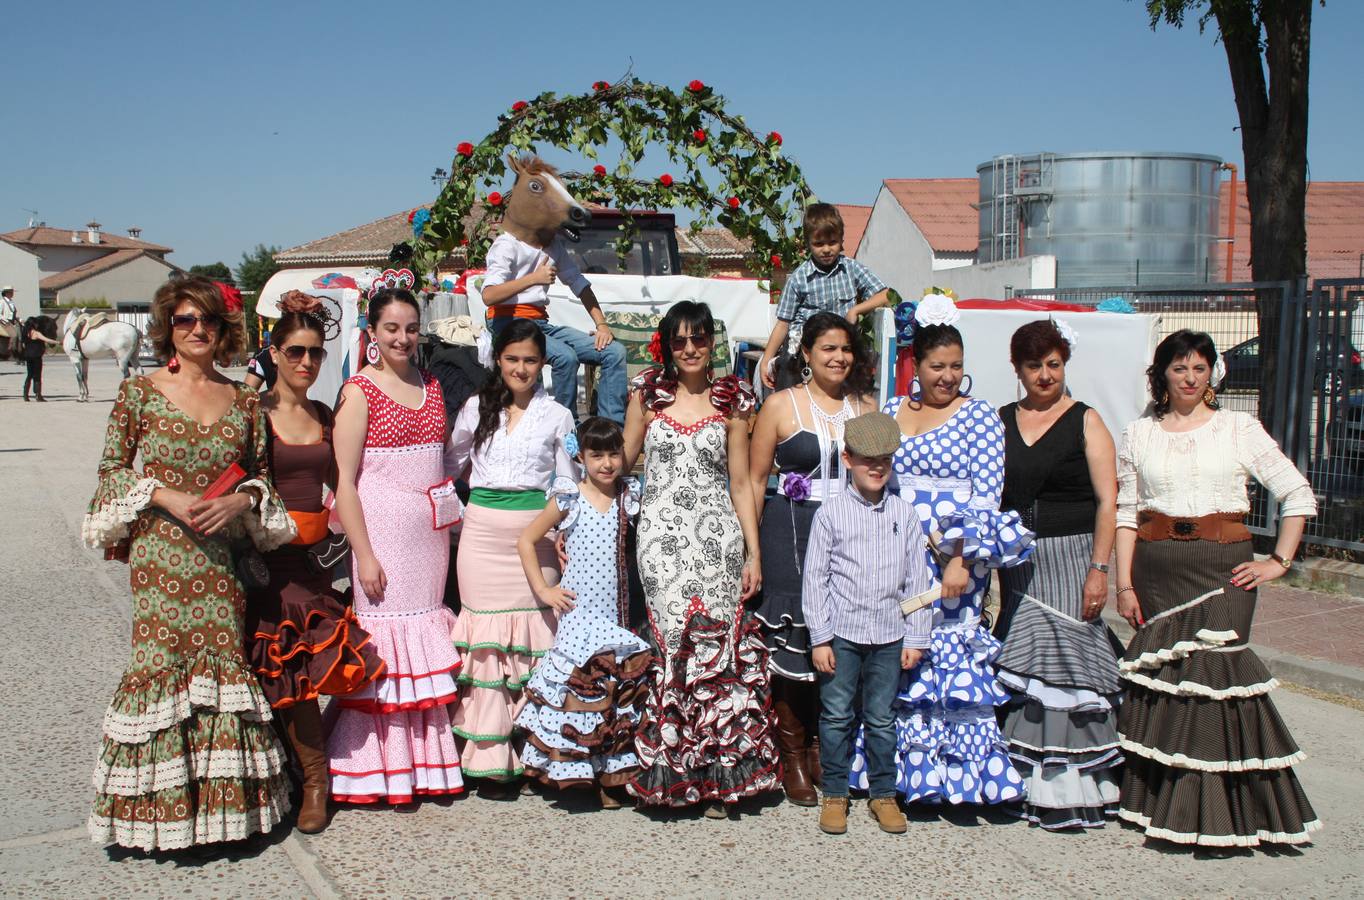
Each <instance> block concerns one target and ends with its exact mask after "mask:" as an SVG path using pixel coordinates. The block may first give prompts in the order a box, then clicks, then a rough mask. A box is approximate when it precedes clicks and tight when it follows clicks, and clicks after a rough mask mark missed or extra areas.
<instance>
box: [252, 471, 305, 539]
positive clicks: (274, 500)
mask: <svg viewBox="0 0 1364 900" xmlns="http://www.w3.org/2000/svg"><path fill="white" fill-rule="evenodd" d="M246 488H255V489H256V490H257V491H258V492H259V494H258V496H259V497H260V510H259V511H258V514H257V515H252V514H250V513H248V514H247V516H246V517H245V518H244V519H243V520H242V522H243V524H244V525H245V526H246V533H247V534H248V535H249V536H250V537H251V541H252V543H254V544H255V545H256V548H257V549H258V550H260V551H261V552H262V553H266V552H269V551H271V550H274V549H275V548H276V547H283V546H284V545H285V544H287V543H289V542H290V541H292V540H293V539H294V538H296V537H298V526H297V525H295V524H294V520H293V517H292V516H290V515H289V510H287V509H285V507H284V504H283V503H282V502H280V499H279V495H278V494H276V493H275V492H274V490H273V489H272V488H271V487H270V486H269V485H268V484H266V483H265V482H264V481H262V480H261V479H259V478H251V479H248V480H246V481H243V482H242V483H241V484H239V485H237V491H238V492H241V491H243V490H245V489H246Z"/></svg>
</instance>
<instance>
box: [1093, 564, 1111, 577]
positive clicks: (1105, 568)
mask: <svg viewBox="0 0 1364 900" xmlns="http://www.w3.org/2000/svg"><path fill="white" fill-rule="evenodd" d="M1089 567H1090V568H1091V569H1093V570H1094V571H1095V572H1102V573H1104V574H1105V575H1107V574H1108V563H1096V562H1092V563H1090V564H1089Z"/></svg>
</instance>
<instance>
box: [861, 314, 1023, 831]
mask: <svg viewBox="0 0 1364 900" xmlns="http://www.w3.org/2000/svg"><path fill="white" fill-rule="evenodd" d="M959 315H960V314H959V313H958V312H957V310H956V307H955V305H953V304H952V302H951V300H950V299H948V298H947V297H945V296H942V295H939V294H930V295H928V296H926V297H925V298H924V299H923V300H922V301H921V302H920V304H919V308H918V310H917V314H916V321H917V324H918V328H917V329H916V331H915V334H914V346H913V353H914V361H915V366H916V371H917V373H918V374H917V376H916V378H915V381H916V382H917V383H918V389H917V390H911V392H910V395H909V396H908V397H895V398H893V399H892V400H890V401H889V402H888V403H887V404H886V406H885V411H886V412H887V413H889V414H891V415H893V416H894V417H895V419H896V422H897V423H898V424H899V425H900V430H901V432H902V433H903V435H902V439H901V443H900V449H899V451H898V452H897V453H896V454H895V460H894V470H895V480H896V481H897V482H898V484H899V488H900V495H901V496H902V497H904V498H905V499H907V500H910V501H911V502H912V503H913V504H914V507H915V509H916V510H917V511H918V513H919V521H920V522H921V523H922V525H923V530H924V534H926V535H929V541H930V543H931V544H933V545H934V546H935V547H936V552H934V551H933V550H931V549H929V548H925V551H924V552H925V553H926V554H927V556H928V564H929V567H930V568H931V569H932V571H933V574H934V578H935V579H936V580H937V581H938V582H939V583H940V584H941V586H942V599H941V600H939V601H938V603H937V604H936V606H935V609H934V619H933V643H932V645H931V647H930V648H929V650H928V653H927V654H925V657H924V661H923V662H921V663H920V664H919V666H918V667H917V668H915V669H913V670H911V671H909V672H906V673H905V675H904V679H903V681H902V682H901V686H900V693H899V696H898V698H897V699H896V704H895V710H896V732H897V746H896V761H897V764H898V773H897V785H896V787H897V789H898V790H899V791H900V792H901V793H902V794H904V796H905V799H906V800H907V801H911V802H912V801H918V802H924V803H953V804H957V803H1008V802H1011V801H1016V800H1019V799H1021V798H1022V795H1023V779H1022V778H1021V777H1020V776H1019V774H1018V771H1017V770H1016V769H1015V768H1014V766H1013V763H1011V762H1010V760H1009V754H1008V745H1007V744H1006V743H1005V741H1004V739H1003V737H1002V736H1001V734H1000V732H999V727H998V725H997V724H996V722H995V707H996V706H998V705H1001V704H1004V703H1006V702H1008V700H1009V694H1008V692H1007V691H1005V690H1004V689H1003V688H1002V687H1000V685H999V683H998V682H997V681H996V680H995V674H994V660H995V657H996V656H998V655H999V649H1000V645H999V642H998V641H996V640H995V639H994V637H992V636H991V635H990V633H989V632H988V631H987V630H985V629H984V628H982V627H981V622H980V613H981V604H982V602H983V600H984V597H985V592H986V590H987V589H988V588H989V586H990V569H992V568H1000V567H1006V566H1013V565H1017V564H1018V563H1020V562H1022V561H1023V560H1024V559H1025V558H1026V557H1027V556H1028V554H1029V553H1031V550H1032V548H1031V545H1032V537H1033V536H1032V533H1031V532H1030V531H1028V530H1027V529H1026V528H1024V527H1023V525H1022V523H1021V522H1020V521H1019V518H1018V514H1017V513H1015V512H1007V513H1001V512H1000V511H999V497H1000V493H1001V491H1002V490H1003V487H1004V426H1003V424H1002V423H1001V422H1000V419H999V416H998V415H997V414H996V413H995V410H994V408H993V407H991V406H990V404H988V403H986V402H985V401H984V400H978V399H973V398H971V397H970V396H968V393H969V386H968V388H967V390H963V386H962V381H963V375H962V357H963V349H962V339H961V333H960V332H958V331H957V329H956V328H955V327H954V325H953V324H952V323H953V322H955V321H956V319H957V317H958V316H959ZM944 561H945V562H944ZM851 781H852V786H853V787H855V788H865V787H866V785H865V781H866V768H865V761H864V759H863V757H862V754H861V748H860V739H859V746H858V748H857V750H856V752H855V754H854V760H853V767H852V773H851Z"/></svg>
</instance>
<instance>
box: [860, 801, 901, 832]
mask: <svg viewBox="0 0 1364 900" xmlns="http://www.w3.org/2000/svg"><path fill="white" fill-rule="evenodd" d="M867 812H869V813H871V817H872V818H873V819H875V820H876V824H877V825H880V826H881V830H882V831H885V832H889V833H890V834H904V833H905V832H906V831H907V830H908V829H909V822H908V821H907V820H906V819H905V814H904V813H903V812H901V811H900V804H898V803H896V802H895V798H894V797H876V798H875V799H873V800H872V801H871V802H869V803H868V804H867Z"/></svg>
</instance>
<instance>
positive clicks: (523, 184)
mask: <svg viewBox="0 0 1364 900" xmlns="http://www.w3.org/2000/svg"><path fill="white" fill-rule="evenodd" d="M507 163H508V164H509V165H510V166H511V170H512V171H513V172H515V173H516V184H515V185H513V186H512V191H511V197H509V198H508V199H507V208H506V211H505V212H504V213H503V215H502V230H503V231H506V232H509V233H510V234H511V235H512V237H515V238H516V239H518V240H521V241H525V242H526V243H528V244H532V245H535V246H539V247H548V246H549V244H550V242H551V241H553V240H554V237H555V235H557V234H559V233H562V234H563V235H564V237H566V238H568V239H569V240H570V241H577V240H578V239H579V238H580V237H581V236H582V235H581V233H580V232H579V229H580V228H582V227H583V226H584V225H586V224H587V223H588V222H590V221H592V214H591V213H589V212H588V211H587V210H586V209H584V208H583V205H582V204H581V203H579V202H578V201H577V200H575V199H574V198H573V195H572V194H570V193H569V192H568V188H566V187H564V184H563V182H562V181H560V180H559V173H558V170H557V169H555V168H554V167H553V166H551V165H550V164H549V163H547V162H545V161H544V160H542V159H540V157H538V156H524V157H521V158H520V159H518V158H516V157H515V156H508V157H507Z"/></svg>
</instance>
